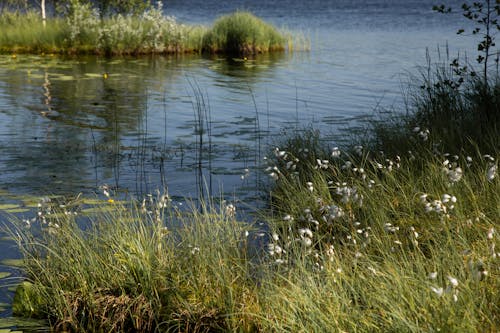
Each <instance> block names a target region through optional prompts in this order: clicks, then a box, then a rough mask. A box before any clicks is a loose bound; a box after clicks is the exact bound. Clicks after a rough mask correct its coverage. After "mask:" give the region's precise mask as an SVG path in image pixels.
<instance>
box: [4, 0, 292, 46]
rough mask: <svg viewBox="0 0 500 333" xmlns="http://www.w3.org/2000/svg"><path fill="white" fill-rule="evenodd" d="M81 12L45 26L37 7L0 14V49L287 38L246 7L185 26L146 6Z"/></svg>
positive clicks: (263, 42) (258, 42) (273, 42)
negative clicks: (108, 13) (104, 13)
mask: <svg viewBox="0 0 500 333" xmlns="http://www.w3.org/2000/svg"><path fill="white" fill-rule="evenodd" d="M75 11H81V12H82V14H80V15H76V14H75V15H74V16H73V17H68V18H66V19H63V18H59V17H57V18H50V19H49V20H48V21H47V24H46V27H43V24H42V20H41V18H39V16H38V14H37V13H34V12H28V13H26V14H19V13H4V14H2V17H0V31H2V34H1V35H0V52H2V53H14V54H15V53H71V54H107V55H116V54H149V53H161V54H167V53H201V52H209V53H213V52H223V53H245V54H247V53H262V52H269V51H276V50H284V49H285V47H286V46H287V41H286V39H285V38H284V37H283V35H282V34H281V33H279V32H278V31H277V30H276V29H275V28H274V27H272V26H271V25H269V24H267V23H264V22H263V21H261V20H260V19H258V18H256V17H255V16H253V15H252V14H250V13H239V12H238V13H235V14H233V15H229V16H226V17H223V18H221V19H219V20H218V21H217V22H216V23H215V25H214V27H213V28H206V27H202V26H187V25H183V24H179V23H177V22H176V21H175V20H174V19H173V18H170V17H165V16H163V15H162V14H161V12H159V11H157V10H154V9H152V10H150V11H148V12H146V13H145V14H144V16H143V17H136V16H116V17H110V18H105V19H103V20H100V19H99V18H98V17H97V16H96V14H95V13H94V12H92V11H90V10H89V9H88V8H87V7H85V6H81V7H78V8H77V9H75Z"/></svg>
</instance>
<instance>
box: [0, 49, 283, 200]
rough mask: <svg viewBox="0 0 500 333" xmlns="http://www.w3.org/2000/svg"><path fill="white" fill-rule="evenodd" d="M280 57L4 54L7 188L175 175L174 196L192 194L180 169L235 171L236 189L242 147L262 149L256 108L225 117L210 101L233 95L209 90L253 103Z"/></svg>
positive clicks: (0, 92)
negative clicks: (113, 57)
mask: <svg viewBox="0 0 500 333" xmlns="http://www.w3.org/2000/svg"><path fill="white" fill-rule="evenodd" d="M285 57H286V55H285V54H275V55H272V56H271V55H268V56H262V57H256V58H251V59H237V58H200V57H198V58H196V59H191V61H186V59H185V58H183V57H152V58H142V59H126V58H124V59H117V60H106V59H99V58H95V57H88V58H77V59H71V58H70V59H64V58H56V57H48V56H47V57H33V56H23V57H18V58H17V59H16V60H14V59H11V58H8V57H3V58H0V96H2V98H0V117H1V118H3V119H5V121H4V122H2V125H0V140H1V141H0V142H1V143H2V144H1V146H0V154H1V156H0V168H1V169H2V170H1V171H2V173H1V175H0V179H1V180H2V183H3V184H4V186H5V187H8V188H9V189H10V190H11V191H19V192H28V193H39V192H42V193H61V192H62V193H68V192H75V191H91V190H92V189H94V190H95V189H96V187H97V186H98V185H99V184H102V183H111V184H112V185H114V186H115V187H117V188H125V189H128V190H132V191H134V190H135V191H137V190H140V191H143V190H152V189H153V187H155V186H156V187H159V186H160V184H161V185H163V186H164V185H170V184H168V183H167V179H168V180H170V179H171V180H172V182H173V183H174V184H175V183H176V181H177V179H179V178H181V179H182V180H183V182H184V183H183V184H182V185H181V184H176V185H179V186H184V187H185V188H187V189H188V191H187V192H186V189H182V190H180V191H179V193H190V194H194V193H195V192H199V186H198V188H197V186H196V185H194V184H195V183H196V182H195V181H194V179H197V178H196V177H194V178H193V181H189V180H188V179H189V177H186V176H181V175H182V174H189V175H190V176H192V175H193V173H194V174H195V175H198V178H200V177H201V175H202V176H203V177H204V178H207V179H212V176H214V177H216V175H222V174H225V175H227V174H232V175H233V178H234V179H233V181H234V182H233V184H231V182H229V184H230V185H229V187H228V188H229V189H230V191H232V192H234V190H235V187H234V186H235V185H236V184H240V183H241V182H240V181H238V180H237V179H239V174H240V173H241V170H244V169H246V168H247V166H248V156H249V155H253V157H252V160H253V164H255V159H256V158H258V157H257V156H256V153H255V152H254V153H252V154H250V153H246V154H245V158H244V159H241V156H243V155H242V153H241V151H244V150H246V151H250V150H252V149H253V150H255V151H257V150H258V148H256V147H255V145H256V143H255V139H256V138H260V136H261V135H262V134H261V133H260V134H259V133H258V132H259V131H260V126H259V124H258V121H257V118H258V114H257V113H256V112H255V110H250V115H234V114H232V115H231V118H229V119H228V118H227V116H226V115H225V114H224V111H223V112H222V114H221V113H220V112H219V110H214V109H212V108H211V98H214V99H215V100H216V102H215V103H216V104H218V103H219V101H218V99H219V98H222V99H226V100H228V101H229V104H231V98H230V97H228V96H227V95H224V94H225V93H224V92H222V95H221V92H214V91H213V89H214V87H215V89H220V87H221V86H222V87H223V88H224V89H223V90H226V93H227V94H233V93H237V94H238V95H241V96H246V97H241V98H245V99H246V100H251V96H252V95H251V93H252V89H253V88H252V87H253V86H254V85H255V84H257V83H258V82H259V80H261V79H262V77H266V78H269V77H270V75H272V67H273V66H274V64H277V63H279V62H280V61H283V59H284V58H285ZM206 79H208V80H209V82H207V81H205V80H206ZM200 96H202V97H203V98H205V101H206V102H205V103H204V105H203V106H202V107H203V109H202V110H201V113H199V114H198V115H197V114H196V112H197V109H198V107H199V106H197V105H196V99H197V98H198V97H200ZM238 99H239V98H237V99H236V100H234V99H233V101H234V102H235V106H234V107H235V109H236V108H237V105H238V103H239V101H238ZM198 111H200V110H198ZM221 119H223V120H221ZM200 121H203V123H202V125H201V130H200V128H199V127H200ZM241 140H244V141H247V142H251V143H250V144H249V145H247V144H241ZM200 142H203V144H200ZM208 143H210V145H209V146H207V145H208ZM235 151H238V152H237V153H235ZM200 159H202V160H206V161H201V162H200V161H199V160H200ZM200 169H203V170H201V171H203V173H202V174H200V172H201V171H200ZM235 176H237V177H235ZM186 180H188V181H187V182H186ZM199 183H201V182H200V181H198V185H199ZM217 183H219V185H220V187H219V186H217V187H215V188H217V189H218V190H219V189H220V190H221V189H222V188H223V186H222V180H221V179H219V180H217ZM143 185H145V186H144V187H143Z"/></svg>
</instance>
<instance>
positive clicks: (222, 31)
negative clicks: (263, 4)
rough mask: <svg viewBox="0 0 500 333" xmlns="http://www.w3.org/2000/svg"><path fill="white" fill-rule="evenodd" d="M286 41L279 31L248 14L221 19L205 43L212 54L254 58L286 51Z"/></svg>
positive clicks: (237, 14)
mask: <svg viewBox="0 0 500 333" xmlns="http://www.w3.org/2000/svg"><path fill="white" fill-rule="evenodd" d="M285 42H286V40H285V38H284V37H283V35H282V34H281V33H280V32H278V30H277V29H276V28H274V27H273V26H271V25H270V24H268V23H265V22H264V21H262V20H261V19H259V18H257V17H256V16H254V15H253V14H251V13H248V12H236V13H234V14H231V15H226V16H223V17H221V18H219V19H218V20H217V21H216V22H215V23H214V26H213V27H212V28H211V29H210V31H209V32H208V33H207V35H206V36H205V39H204V48H205V49H206V50H208V51H210V52H214V53H218V52H230V53H237V54H248V53H249V54H254V53H262V52H269V51H283V50H284V49H285Z"/></svg>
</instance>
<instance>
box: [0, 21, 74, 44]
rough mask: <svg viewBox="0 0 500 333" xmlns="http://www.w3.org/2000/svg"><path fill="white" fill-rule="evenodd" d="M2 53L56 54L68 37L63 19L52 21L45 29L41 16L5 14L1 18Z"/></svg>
mask: <svg viewBox="0 0 500 333" xmlns="http://www.w3.org/2000/svg"><path fill="white" fill-rule="evenodd" d="M0 31H2V33H1V34H0V53H56V52H61V48H62V47H63V45H62V41H64V40H65V39H67V37H68V27H67V25H66V23H65V21H64V20H62V19H52V20H50V21H49V23H48V24H47V25H46V26H45V27H44V25H43V22H42V20H41V18H40V17H39V15H38V14H37V13H34V12H27V13H24V14H20V13H10V12H4V13H3V14H2V15H1V16H0Z"/></svg>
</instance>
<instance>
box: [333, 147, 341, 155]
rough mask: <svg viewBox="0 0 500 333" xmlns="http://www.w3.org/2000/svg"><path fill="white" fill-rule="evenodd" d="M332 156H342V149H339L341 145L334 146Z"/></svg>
mask: <svg viewBox="0 0 500 333" xmlns="http://www.w3.org/2000/svg"><path fill="white" fill-rule="evenodd" d="M332 157H333V158H337V157H340V149H339V147H334V148H333V149H332Z"/></svg>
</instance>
